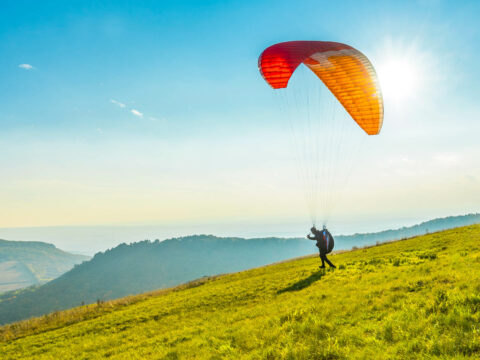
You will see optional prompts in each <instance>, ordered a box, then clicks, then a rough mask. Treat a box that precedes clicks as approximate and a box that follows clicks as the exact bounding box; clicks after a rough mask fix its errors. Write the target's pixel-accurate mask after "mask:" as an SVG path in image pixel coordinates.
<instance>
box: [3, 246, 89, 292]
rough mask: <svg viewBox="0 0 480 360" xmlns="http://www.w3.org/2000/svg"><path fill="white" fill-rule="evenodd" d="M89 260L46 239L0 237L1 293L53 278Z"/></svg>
mask: <svg viewBox="0 0 480 360" xmlns="http://www.w3.org/2000/svg"><path fill="white" fill-rule="evenodd" d="M88 259H89V257H88V256H83V255H76V254H70V253H67V252H65V251H62V250H60V249H57V248H56V247H55V246H54V245H52V244H47V243H44V242H38V241H9V240H0V293H1V292H4V291H10V290H15V289H19V288H23V287H27V286H30V285H34V284H40V283H45V282H47V281H50V280H53V279H55V278H57V277H59V276H60V275H61V274H63V273H65V272H67V271H68V270H70V269H71V268H73V266H74V265H75V264H79V263H81V262H82V261H85V260H88Z"/></svg>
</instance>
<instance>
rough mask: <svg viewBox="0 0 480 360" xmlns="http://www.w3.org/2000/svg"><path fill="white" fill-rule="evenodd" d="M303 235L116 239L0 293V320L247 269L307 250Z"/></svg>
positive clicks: (310, 246)
mask: <svg viewBox="0 0 480 360" xmlns="http://www.w3.org/2000/svg"><path fill="white" fill-rule="evenodd" d="M314 250H315V248H314V246H313V243H312V242H311V241H308V240H305V239H278V238H267V239H250V240H245V239H239V238H217V237H214V236H206V235H200V236H189V237H184V238H179V239H171V240H165V241H162V242H159V241H155V242H150V241H143V242H138V243H134V244H131V245H126V244H122V245H119V246H117V247H116V248H114V249H112V250H109V251H106V252H105V253H98V254H96V255H95V256H94V257H93V259H92V260H91V261H88V262H85V263H83V264H81V265H78V266H76V267H75V268H73V269H72V270H71V271H69V272H67V273H66V274H64V275H62V276H61V277H59V278H58V279H55V280H53V281H51V282H49V283H47V284H45V285H43V286H40V287H37V288H28V289H25V290H23V291H20V292H15V293H6V294H4V295H2V296H0V324H5V323H8V322H13V321H18V320H21V319H25V318H29V317H31V316H40V315H43V314H46V313H49V312H52V311H56V310H62V309H68V308H71V307H74V306H79V305H80V304H82V303H86V304H89V303H94V302H96V301H97V300H98V299H101V300H107V299H115V298H119V297H122V296H126V295H130V294H139V293H142V292H145V291H151V290H154V289H159V288H165V287H169V286H174V285H178V284H181V283H183V282H186V281H190V280H193V279H196V278H199V277H202V276H205V275H215V274H220V273H225V272H234V271H240V270H245V269H249V268H252V267H256V266H261V265H265V264H269V263H273V262H276V261H280V260H285V259H288V258H291V257H295V256H301V255H305V254H309V253H312V252H313V251H314Z"/></svg>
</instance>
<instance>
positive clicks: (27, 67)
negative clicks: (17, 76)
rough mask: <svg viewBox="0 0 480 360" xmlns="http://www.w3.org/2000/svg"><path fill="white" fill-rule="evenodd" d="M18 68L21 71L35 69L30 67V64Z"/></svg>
mask: <svg viewBox="0 0 480 360" xmlns="http://www.w3.org/2000/svg"><path fill="white" fill-rule="evenodd" d="M18 67H19V68H20V69H24V70H32V69H33V66H32V65H30V64H20V65H18Z"/></svg>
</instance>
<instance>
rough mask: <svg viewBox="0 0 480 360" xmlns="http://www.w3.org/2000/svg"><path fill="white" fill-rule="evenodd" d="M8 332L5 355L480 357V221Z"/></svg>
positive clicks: (0, 346) (0, 350)
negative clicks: (328, 265)
mask: <svg viewBox="0 0 480 360" xmlns="http://www.w3.org/2000/svg"><path fill="white" fill-rule="evenodd" d="M331 260H332V262H333V263H335V264H336V265H337V266H338V269H336V270H335V271H328V270H327V271H326V272H324V273H323V272H319V269H318V265H319V259H318V258H317V257H310V258H305V259H300V260H295V261H290V262H284V263H280V264H275V265H272V266H267V267H262V268H258V269H253V270H249V271H244V272H240V273H236V274H230V275H225V276H220V277H216V278H210V279H203V280H200V281H198V282H193V283H190V284H187V285H184V286H181V287H179V288H176V289H171V290H165V291H159V292H155V293H150V294H145V295H141V296H136V297H130V298H125V299H121V300H118V301H114V302H108V303H99V304H95V305H89V306H84V307H80V308H76V309H72V310H69V311H66V312H60V313H56V314H52V315H49V316H45V317H42V318H38V319H33V320H28V321H24V322H20V323H16V324H12V325H8V326H4V327H3V328H0V337H1V340H0V354H1V357H2V359H16V358H25V359H103V358H115V359H196V358H198V359H238V358H246V359H416V358H425V359H465V358H472V359H478V358H480V226H479V225H474V226H468V227H464V228H458V229H453V230H449V231H444V232H440V233H434V234H429V235H425V236H420V237H416V238H412V239H408V240H404V241H397V242H394V243H388V244H384V245H379V246H373V247H370V248H367V249H358V250H355V251H350V252H344V253H341V254H337V255H333V256H331Z"/></svg>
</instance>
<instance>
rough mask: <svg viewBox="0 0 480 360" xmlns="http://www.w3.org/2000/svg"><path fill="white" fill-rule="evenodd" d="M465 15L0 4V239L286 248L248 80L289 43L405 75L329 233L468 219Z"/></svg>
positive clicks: (273, 131) (458, 6) (283, 212)
mask: <svg viewBox="0 0 480 360" xmlns="http://www.w3.org/2000/svg"><path fill="white" fill-rule="evenodd" d="M479 13H480V4H479V3H478V2H476V1H472V2H468V1H407V2H398V1H391V2H388V1H379V2H375V1H368V2H367V1H365V2H359V1H351V2H350V1H338V2H326V1H302V2H294V1H262V2H259V1H202V2H200V1H150V2H149V1H115V2H113V1H104V2H101V4H99V2H97V1H68V2H66V1H46V2H37V1H2V4H1V11H0V54H2V56H1V57H0V79H1V81H0V93H1V97H0V109H1V111H0V128H1V131H0V153H1V154H2V156H0V168H1V169H2V171H1V174H2V175H1V176H0V199H1V202H2V207H1V209H0V227H3V228H9V227H31V226H70V225H92V226H93V225H135V226H138V225H142V224H147V225H151V224H168V226H176V224H177V225H178V226H179V228H181V227H182V226H184V225H185V224H188V225H189V226H191V225H192V224H197V225H198V226H199V229H202V230H205V229H206V230H205V231H209V232H212V233H222V234H226V233H228V229H233V228H235V229H236V230H235V234H232V235H245V234H248V235H257V234H268V233H269V232H270V233H271V232H273V230H272V229H273V228H275V229H276V230H277V233H278V232H279V233H285V234H294V233H297V229H299V228H300V226H303V225H304V224H305V225H306V223H307V222H308V221H307V218H308V217H306V215H305V205H304V204H303V203H302V197H301V195H299V188H298V185H295V184H296V183H297V180H298V179H296V178H295V173H294V171H293V168H294V166H293V165H292V163H291V157H290V155H289V153H288V150H286V148H285V146H283V145H284V143H285V142H286V141H287V137H286V136H287V135H288V134H286V133H285V132H284V128H283V127H282V126H280V125H279V117H281V115H279V114H278V110H276V109H278V108H276V107H275V104H274V102H275V100H273V99H272V94H271V91H272V90H271V89H270V88H268V86H267V85H266V84H265V82H264V81H263V79H262V78H261V76H260V75H259V73H258V69H257V58H258V56H259V54H260V53H261V51H262V50H263V49H264V48H265V47H267V46H269V45H271V44H274V43H276V42H280V41H287V40H329V41H339V42H343V43H347V44H350V45H352V46H354V47H356V48H357V49H359V50H361V51H362V52H363V53H365V54H366V55H367V56H368V57H369V58H370V60H371V61H372V63H373V64H374V66H375V67H376V68H377V70H378V71H379V74H380V75H381V73H380V70H379V68H382V67H383V68H385V69H388V64H389V63H390V64H391V63H392V59H393V60H395V59H404V60H405V62H406V63H408V66H407V67H409V70H411V71H410V75H412V74H413V75H412V76H413V77H414V78H415V79H414V80H415V81H414V84H413V85H412V86H411V88H408V89H409V90H408V89H407V91H406V92H404V93H403V94H401V98H398V96H397V95H399V94H398V93H396V94H395V93H390V94H387V93H385V92H384V96H385V120H384V128H383V130H382V134H381V135H380V136H379V137H378V138H377V139H375V140H372V142H371V145H368V148H367V150H366V151H367V155H366V156H367V159H368V161H366V162H364V163H362V164H360V170H358V172H357V173H356V174H355V175H354V182H353V183H354V185H351V186H350V193H349V195H347V198H348V199H350V200H351V201H350V202H349V201H348V200H346V201H345V202H344V203H342V205H341V206H340V208H339V210H338V214H337V215H336V218H334V219H333V220H332V226H334V227H336V229H337V230H338V231H341V232H342V231H343V232H354V231H356V230H359V231H364V230H372V229H378V228H383V227H386V226H395V225H403V224H404V223H412V222H416V221H420V220H425V219H428V218H431V217H436V216H443V215H453V214H461V213H467V212H472V211H477V210H478V204H479V203H480V191H479V188H480V172H479V168H480V167H479V165H480V164H479V160H478V159H479V158H480V145H479V142H478V133H479V130H480V126H479V123H478V120H479V115H480V108H479V105H478V94H479V93H480V83H479V81H478V79H479V78H480V72H479V70H478V63H479V62H480V42H479V41H478V39H479V38H480V26H479V25H478V19H477V15H478V14H479ZM22 64H24V65H23V66H20V65H22ZM25 64H28V65H30V66H31V68H30V67H29V66H28V65H25ZM386 71H387V75H385V78H387V77H388V75H389V74H388V71H390V75H394V74H392V73H391V72H392V70H391V67H390V70H386ZM407 72H408V71H407ZM400 80H401V79H400ZM380 81H381V82H382V78H381V79H380ZM385 81H387V80H385ZM388 81H390V83H389V84H387V83H385V87H386V88H385V91H387V88H390V89H392V88H394V89H395V88H396V89H397V90H398V86H396V85H395V82H394V81H395V77H393V80H392V79H390V80H388ZM382 86H383V84H382ZM275 111H277V112H275ZM355 186H357V187H355ZM285 224H288V226H287V225H285ZM239 229H243V230H239ZM278 229H282V230H281V231H278ZM188 231H195V230H188ZM242 231H243V232H242ZM180 232H182V231H181V230H180ZM1 235H2V233H1V231H0V236H1Z"/></svg>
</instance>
